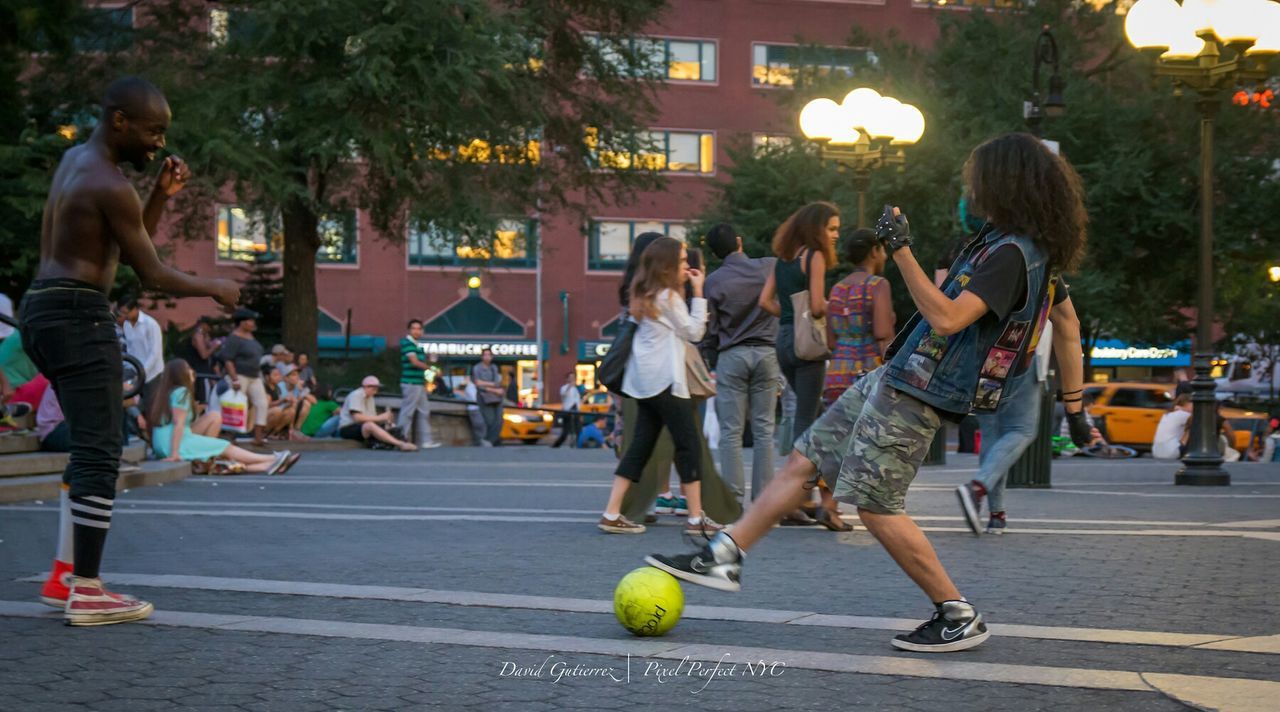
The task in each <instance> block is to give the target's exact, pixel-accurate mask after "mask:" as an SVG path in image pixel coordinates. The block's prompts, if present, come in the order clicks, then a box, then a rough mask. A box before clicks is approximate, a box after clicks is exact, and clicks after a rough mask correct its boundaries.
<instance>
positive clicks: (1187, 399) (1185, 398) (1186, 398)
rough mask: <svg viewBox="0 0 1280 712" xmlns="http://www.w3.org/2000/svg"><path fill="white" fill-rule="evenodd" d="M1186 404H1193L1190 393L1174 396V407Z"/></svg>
mask: <svg viewBox="0 0 1280 712" xmlns="http://www.w3.org/2000/svg"><path fill="white" fill-rule="evenodd" d="M1184 405H1191V396H1190V395H1188V394H1186V393H1183V394H1182V395H1180V396H1178V397H1176V398H1174V399H1173V407H1174V408H1180V407H1182V406H1184Z"/></svg>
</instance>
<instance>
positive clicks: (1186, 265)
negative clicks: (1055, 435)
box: [711, 0, 1280, 343]
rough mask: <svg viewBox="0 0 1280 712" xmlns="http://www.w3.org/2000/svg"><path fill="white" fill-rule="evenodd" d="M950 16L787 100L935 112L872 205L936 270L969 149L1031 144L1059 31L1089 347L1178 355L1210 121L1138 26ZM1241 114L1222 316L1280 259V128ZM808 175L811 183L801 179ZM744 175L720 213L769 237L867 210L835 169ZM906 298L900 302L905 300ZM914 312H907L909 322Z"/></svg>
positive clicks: (1087, 13)
mask: <svg viewBox="0 0 1280 712" xmlns="http://www.w3.org/2000/svg"><path fill="white" fill-rule="evenodd" d="M937 17H938V22H939V25H940V34H939V38H938V40H937V42H936V43H934V44H933V45H931V46H927V47H920V46H915V45H911V44H908V43H906V42H903V41H901V39H900V38H899V37H897V36H894V35H890V36H888V37H884V38H869V37H866V36H863V35H860V34H859V33H857V32H855V33H854V35H853V37H852V39H851V44H854V45H866V46H871V47H873V48H874V49H875V52H876V56H877V57H878V60H879V61H878V62H876V63H875V64H874V65H872V66H868V67H866V68H864V69H863V71H862V72H861V73H860V74H859V75H858V76H857V77H856V78H854V79H847V80H844V81H843V82H837V83H835V84H832V82H831V80H830V79H827V80H825V82H824V83H823V84H818V83H806V82H801V83H799V85H798V88H797V90H796V91H795V92H792V93H790V94H787V95H783V96H782V97H780V100H781V101H782V102H784V106H787V107H788V108H789V109H792V110H795V111H797V112H798V109H799V106H801V105H803V103H804V102H805V101H807V100H808V99H810V98H813V97H814V96H818V95H825V96H832V97H835V98H837V99H838V98H839V97H840V96H842V95H843V93H844V92H846V91H848V90H850V89H852V88H854V87H856V86H871V87H872V88H876V89H878V90H880V91H881V92H882V93H887V94H890V95H892V96H895V97H897V98H899V99H901V100H903V101H906V102H909V103H913V104H915V105H917V106H919V107H920V108H921V110H922V111H923V113H924V114H925V116H926V118H927V121H928V125H927V128H926V131H925V134H924V137H923V139H922V140H921V141H920V142H919V144H917V145H916V146H913V147H911V148H909V149H908V151H907V169H906V171H905V172H902V173H896V172H892V171H888V170H882V171H879V172H877V173H876V174H875V176H874V177H873V179H872V186H871V191H870V198H869V204H870V205H873V206H877V205H880V204H881V203H882V202H893V203H894V204H898V205H901V206H903V208H904V210H905V211H906V212H907V213H908V214H910V216H911V222H912V227H913V232H917V233H919V235H920V240H919V241H918V243H919V244H920V245H921V248H922V250H923V251H925V252H926V254H925V255H923V256H922V262H925V263H926V264H925V266H926V268H927V267H928V266H929V265H928V264H927V262H928V261H929V259H930V258H932V257H933V256H934V255H938V254H941V253H943V252H944V251H945V248H944V247H943V246H944V245H946V244H947V243H949V242H950V241H951V240H952V239H954V237H955V236H957V235H959V234H960V226H959V225H958V222H957V216H956V211H955V206H956V204H957V202H958V199H959V197H960V191H961V185H960V171H961V167H962V165H963V163H964V161H965V158H966V157H967V155H968V153H969V151H970V150H971V149H972V148H973V147H974V146H976V145H978V144H979V143H981V142H982V141H983V140H986V139H987V138H990V137H992V136H994V135H997V134H1000V133H1003V132H1007V131H1017V130H1025V126H1024V123H1023V118H1022V102H1023V101H1024V100H1025V99H1027V98H1029V96H1030V93H1031V87H1030V79H1031V58H1032V56H1033V47H1034V43H1035V40H1036V37H1037V35H1038V33H1039V30H1040V27H1041V26H1042V25H1044V24H1051V25H1052V26H1053V27H1054V30H1055V31H1054V34H1055V37H1056V38H1057V41H1058V44H1059V49H1060V52H1061V57H1062V74H1063V77H1064V79H1065V81H1066V87H1067V91H1066V103H1067V113H1066V115H1065V116H1063V117H1061V118H1057V119H1051V120H1048V121H1047V122H1046V124H1045V135H1046V136H1047V137H1048V138H1052V139H1055V140H1057V141H1059V142H1060V144H1061V148H1062V153H1063V155H1064V156H1066V157H1067V158H1068V159H1069V160H1070V161H1071V162H1072V164H1073V165H1074V166H1075V167H1076V169H1077V170H1078V171H1079V172H1080V174H1081V176H1082V178H1083V179H1084V183H1085V186H1086V190H1087V205H1088V209H1089V214H1090V217H1091V225H1090V231H1089V248H1088V253H1087V256H1086V260H1085V262H1084V264H1083V265H1082V267H1081V268H1080V269H1079V271H1078V272H1077V273H1076V274H1073V275H1069V276H1068V281H1069V282H1070V284H1071V291H1072V298H1073V301H1074V302H1075V304H1076V307H1077V310H1078V311H1079V313H1080V315H1081V319H1082V322H1083V327H1084V331H1085V334H1086V337H1087V338H1089V339H1090V340H1092V339H1096V338H1097V337H1098V336H1099V335H1101V334H1106V335H1110V336H1114V337H1116V338H1121V339H1126V340H1132V341H1149V342H1163V343H1168V342H1169V341H1176V340H1181V339H1184V338H1186V337H1187V334H1188V333H1189V326H1188V324H1189V317H1188V307H1191V306H1193V305H1194V302H1195V282H1194V280H1195V260H1196V257H1197V249H1198V248H1197V240H1198V234H1199V229H1198V225H1199V218H1198V215H1199V201H1198V175H1197V171H1198V168H1197V161H1196V156H1197V151H1196V148H1195V147H1196V146H1197V145H1198V138H1197V127H1198V120H1197V114H1196V110H1195V107H1194V105H1193V103H1192V101H1190V100H1189V99H1179V98H1177V97H1175V96H1174V95H1173V92H1172V90H1171V88H1170V86H1169V85H1168V83H1167V81H1164V80H1156V79H1155V78H1154V75H1153V72H1152V67H1151V65H1150V61H1149V60H1147V59H1146V58H1144V57H1142V56H1141V55H1139V54H1138V53H1137V52H1136V51H1134V50H1133V49H1132V48H1130V47H1128V45H1127V44H1126V43H1125V40H1124V38H1123V33H1122V22H1123V18H1122V17H1118V16H1116V15H1115V14H1114V12H1113V10H1112V9H1111V8H1107V9H1105V10H1104V11H1096V10H1094V9H1093V8H1092V7H1091V6H1090V5H1089V4H1086V3H1077V2H1073V1H1072V0H1042V1H1041V2H1038V3H1028V4H1027V6H1026V7H1022V8H1019V10H1018V11H1017V12H1010V13H991V12H982V11H977V10H975V11H973V12H970V13H954V14H952V13H939V14H938V16H937ZM1042 89H1043V88H1042ZM1239 108H1240V107H1234V106H1227V105H1225V102H1224V106H1223V109H1222V117H1221V121H1220V123H1221V126H1220V130H1219V132H1218V142H1217V153H1216V159H1217V163H1216V171H1217V177H1218V178H1217V183H1216V189H1217V192H1216V206H1215V207H1216V211H1217V219H1216V222H1215V225H1216V229H1217V236H1218V237H1217V243H1216V245H1215V260H1216V266H1217V269H1218V280H1217V285H1218V290H1219V294H1220V297H1219V305H1220V310H1219V312H1220V313H1219V316H1222V315H1227V314H1230V313H1231V310H1232V309H1233V308H1235V304H1234V300H1235V299H1236V297H1235V295H1234V292H1233V290H1231V289H1230V288H1227V287H1226V286H1224V285H1225V284H1228V283H1230V281H1231V278H1232V275H1238V274H1241V273H1243V272H1246V271H1249V270H1252V269H1254V268H1256V265H1257V264H1258V263H1257V262H1256V259H1257V257H1256V254H1257V253H1258V252H1259V251H1267V250H1270V251H1271V253H1272V254H1280V249H1278V248H1280V234H1278V227H1277V226H1276V224H1275V222H1274V220H1272V219H1270V218H1269V215H1268V213H1270V215H1274V204H1275V196H1276V195H1277V194H1278V193H1280V190H1278V189H1280V185H1278V184H1277V182H1278V176H1277V173H1276V170H1275V168H1274V167H1275V166H1276V165H1280V163H1277V161H1280V143H1278V142H1277V141H1276V140H1275V136H1277V135H1280V134H1278V133H1277V128H1280V126H1277V120H1278V118H1280V114H1277V112H1274V111H1273V112H1271V113H1270V114H1265V113H1263V112H1257V111H1251V112H1246V111H1240V110H1239ZM806 156H807V154H806ZM798 162H805V163H806V165H807V166H808V169H807V170H795V166H797V165H800V163H798ZM728 172H729V174H730V177H731V180H732V183H730V184H729V185H727V186H726V187H725V188H724V190H723V192H722V196H721V200H720V201H719V204H718V205H716V206H715V207H714V208H713V210H712V211H711V212H712V214H713V215H715V216H716V217H730V216H732V217H733V218H734V219H737V216H739V215H742V216H749V219H750V220H751V221H752V222H753V223H755V224H758V225H761V226H764V225H768V224H772V225H777V224H778V223H780V222H781V220H782V219H785V217H786V215H787V214H788V213H790V212H791V210H794V209H795V207H798V206H799V204H800V202H798V201H799V200H801V197H802V196H803V198H802V199H803V200H808V199H812V198H811V196H816V197H834V198H836V199H837V201H839V202H842V203H843V204H845V205H851V203H849V202H845V201H847V200H848V197H847V196H848V193H847V191H844V192H842V190H841V189H840V188H839V187H838V186H837V187H833V186H832V173H831V170H830V169H829V168H822V167H819V166H817V165H816V160H815V159H812V158H809V157H801V156H796V155H791V154H786V155H782V156H776V155H770V154H765V155H763V156H752V157H749V158H748V159H747V160H740V161H739V162H737V163H735V165H733V166H731V167H730V168H729V169H728ZM783 175H785V176H787V178H788V179H789V180H792V181H796V182H795V183H792V184H789V185H787V186H786V187H785V189H783V191H782V192H783V193H784V194H786V195H787V196H788V198H789V199H792V200H794V201H797V202H791V203H789V204H787V203H775V202H768V201H764V200H761V198H760V196H761V195H763V194H764V193H766V192H768V191H769V190H770V189H771V188H770V186H769V183H770V182H773V181H775V180H777V179H778V178H779V177H781V176H783ZM740 183H746V185H741V184H740ZM772 189H775V190H776V189H778V186H773V188H772ZM1266 206H1272V208H1270V209H1268V208H1267V207H1266ZM766 212H767V214H766ZM847 214H849V213H847V212H846V215H847ZM753 229H759V230H763V229H765V228H763V227H760V228H753ZM893 277H894V275H892V274H891V278H893ZM894 291H895V296H896V297H898V298H899V299H900V298H901V296H902V295H903V290H902V289H897V288H895V290H894ZM910 312H911V309H910V308H908V309H906V310H901V309H900V310H899V314H900V315H901V316H903V317H905V316H906V315H907V314H909V313H910Z"/></svg>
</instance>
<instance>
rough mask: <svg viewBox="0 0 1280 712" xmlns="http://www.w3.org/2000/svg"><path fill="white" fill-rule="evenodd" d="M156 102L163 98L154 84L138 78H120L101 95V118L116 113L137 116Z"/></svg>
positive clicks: (162, 93) (162, 94) (163, 99)
mask: <svg viewBox="0 0 1280 712" xmlns="http://www.w3.org/2000/svg"><path fill="white" fill-rule="evenodd" d="M156 101H161V102H163V101H165V98H164V92H162V91H160V88H159V87H157V86H156V85H155V84H152V83H151V82H149V81H147V80H146V79H143V78H142V77H138V76H127V77H120V78H119V79H117V80H115V81H114V82H111V84H109V85H108V86H107V90H106V91H104V92H103V93H102V116H103V117H104V118H105V117H109V116H111V114H113V113H114V112H117V111H123V112H124V113H125V114H126V115H128V116H138V115H139V114H141V113H142V112H143V111H144V110H146V109H147V108H149V107H151V106H152V105H153V102H156Z"/></svg>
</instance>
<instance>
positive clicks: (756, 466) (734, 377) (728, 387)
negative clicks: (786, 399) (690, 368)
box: [716, 345, 780, 500]
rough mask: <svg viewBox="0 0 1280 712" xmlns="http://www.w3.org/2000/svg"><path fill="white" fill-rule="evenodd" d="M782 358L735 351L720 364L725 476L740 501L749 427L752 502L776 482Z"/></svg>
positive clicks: (752, 349) (756, 350)
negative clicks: (775, 442)
mask: <svg viewBox="0 0 1280 712" xmlns="http://www.w3.org/2000/svg"><path fill="white" fill-rule="evenodd" d="M779 380H780V377H779V372H778V357H777V354H776V353H775V352H774V348H773V346H747V345H740V346H734V347H731V348H729V349H726V350H724V351H721V352H720V358H719V360H718V361H717V362H716V418H718V419H719V420H720V471H721V473H723V475H724V478H725V479H726V480H728V482H729V484H730V485H732V486H733V487H734V488H735V489H736V490H737V493H738V498H739V499H741V498H742V497H743V495H744V494H745V493H746V491H747V490H746V481H745V474H744V469H743V465H742V433H743V431H744V430H745V429H746V428H748V427H750V428H751V438H752V448H751V462H752V465H751V499H753V500H754V499H755V498H756V497H758V496H760V493H761V492H763V491H764V488H765V485H767V484H769V480H771V479H773V448H772V447H770V445H772V443H773V418H774V412H775V411H776V410H777V409H778V382H779Z"/></svg>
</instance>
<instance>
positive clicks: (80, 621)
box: [64, 576, 155, 625]
mask: <svg viewBox="0 0 1280 712" xmlns="http://www.w3.org/2000/svg"><path fill="white" fill-rule="evenodd" d="M65 610H66V614H65V616H64V619H65V620H66V622H67V625H109V624H111V623H128V622H129V621H139V620H142V619H143V618H146V617H147V616H149V615H151V612H152V611H154V610H155V606H152V605H151V604H150V603H147V602H146V601H141V600H138V599H136V598H134V597H133V596H129V595H125V594H120V593H112V592H110V591H108V590H107V589H106V588H104V587H103V585H102V579H96V578H92V579H90V578H80V577H79V576H72V577H71V594H70V595H69V596H68V597H67V607H66V609H65Z"/></svg>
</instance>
